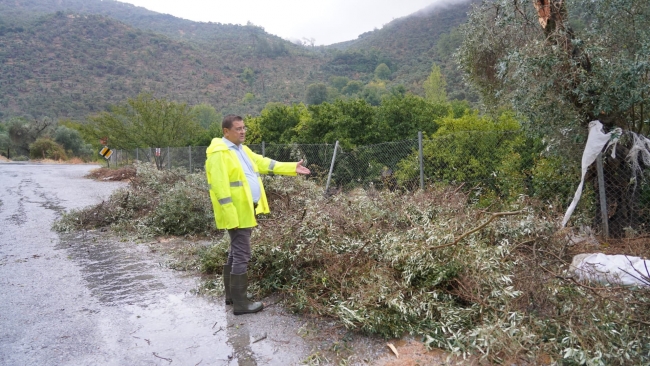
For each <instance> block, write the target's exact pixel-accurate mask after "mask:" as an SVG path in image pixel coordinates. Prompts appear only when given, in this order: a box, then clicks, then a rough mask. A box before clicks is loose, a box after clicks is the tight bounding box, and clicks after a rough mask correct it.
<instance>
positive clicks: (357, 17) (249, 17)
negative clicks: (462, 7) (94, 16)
mask: <svg viewBox="0 0 650 366" xmlns="http://www.w3.org/2000/svg"><path fill="white" fill-rule="evenodd" d="M118 1H122V2H126V3H131V4H134V5H136V6H142V7H144V8H147V9H149V10H153V11H156V12H159V13H166V14H171V15H174V16H176V17H179V18H184V19H189V20H194V21H201V22H209V21H211V22H219V23H225V24H228V23H232V24H246V23H247V22H249V21H250V22H252V23H253V24H255V25H258V26H261V27H263V28H264V29H265V30H266V32H268V33H271V34H274V35H276V36H280V37H282V38H285V39H290V40H294V39H303V38H313V39H315V40H316V45H328V44H332V43H337V42H343V41H349V40H351V39H356V38H357V37H358V36H359V35H360V34H361V33H364V32H368V31H371V30H374V29H375V28H381V27H382V26H383V25H384V24H387V23H389V22H390V21H391V20H393V19H395V18H401V17H403V16H406V15H409V14H412V13H414V12H416V11H418V10H420V9H423V8H425V7H427V6H428V5H431V4H434V3H441V2H443V1H444V0H118ZM451 1H457V0H451Z"/></svg>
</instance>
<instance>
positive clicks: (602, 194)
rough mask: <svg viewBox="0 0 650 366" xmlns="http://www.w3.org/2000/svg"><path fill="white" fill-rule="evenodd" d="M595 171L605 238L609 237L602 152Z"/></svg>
mask: <svg viewBox="0 0 650 366" xmlns="http://www.w3.org/2000/svg"><path fill="white" fill-rule="evenodd" d="M596 171H597V172H598V193H599V195H600V218H601V221H602V222H603V234H604V235H605V239H607V238H609V219H608V215H607V196H606V193H605V174H604V173H603V153H602V152H601V153H600V154H598V158H597V159H596Z"/></svg>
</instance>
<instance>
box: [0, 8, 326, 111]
mask: <svg viewBox="0 0 650 366" xmlns="http://www.w3.org/2000/svg"><path fill="white" fill-rule="evenodd" d="M244 28H246V27H244ZM258 29H259V28H256V27H251V29H250V31H251V33H250V34H253V35H254V34H255V33H254V32H256V31H257V30H258ZM252 42H255V39H254V38H252V40H250V41H249V47H242V45H239V46H237V47H236V46H235V45H234V44H232V43H230V42H222V43H221V44H220V45H219V46H220V47H219V51H218V52H217V51H214V50H212V49H206V48H203V47H198V46H196V45H192V44H190V43H186V42H180V41H176V40H172V39H169V38H167V37H165V36H162V35H159V34H155V33H152V32H145V31H141V30H139V29H135V28H133V27H130V26H128V25H126V24H124V23H120V22H118V21H115V20H113V19H110V18H106V17H103V16H98V15H78V14H64V13H57V14H55V15H48V16H44V17H42V18H39V19H37V20H36V21H33V22H30V23H26V24H25V25H23V26H22V27H20V28H18V29H16V28H9V30H8V31H7V27H5V32H4V34H2V35H1V36H0V43H2V44H3V46H4V47H3V48H2V50H0V61H1V62H0V73H1V75H2V77H1V79H0V81H1V82H0V110H1V113H2V114H3V115H5V116H9V115H27V116H31V117H34V118H40V117H43V116H49V117H53V118H64V117H67V118H83V117H84V116H86V115H87V114H88V113H92V112H97V111H100V110H103V109H104V108H105V107H106V106H107V105H110V104H115V103H120V102H123V101H124V100H125V99H126V98H127V97H132V96H135V95H137V94H138V93H140V92H143V91H150V92H152V93H153V94H154V95H156V96H165V97H167V98H169V99H173V100H178V101H184V102H188V103H191V104H198V103H210V104H212V105H214V106H215V107H216V108H218V109H220V110H223V111H224V112H228V111H237V112H238V113H255V112H259V110H260V109H261V107H263V105H264V104H266V102H268V101H281V102H286V103H290V102H297V101H300V100H302V97H303V94H304V89H305V85H306V84H307V83H308V82H310V81H313V80H312V77H313V75H315V73H312V76H310V71H312V70H311V68H312V67H317V65H318V64H319V62H320V61H319V59H318V58H316V57H313V56H309V55H300V54H298V55H290V54H288V53H286V54H284V55H281V56H278V57H258V56H257V55H256V51H255V49H254V48H253V47H250V45H251V44H252ZM287 64H290V65H291V66H290V67H287V66H286V65H287ZM312 65H313V66H312ZM245 67H250V68H251V69H252V70H253V71H254V75H253V77H252V79H249V80H244V79H243V78H242V77H241V74H242V71H243V69H244V68H245ZM247 92H252V93H253V94H254V95H255V99H254V100H252V101H248V102H247V103H243V102H242V99H243V98H244V95H245V94H246V93H247Z"/></svg>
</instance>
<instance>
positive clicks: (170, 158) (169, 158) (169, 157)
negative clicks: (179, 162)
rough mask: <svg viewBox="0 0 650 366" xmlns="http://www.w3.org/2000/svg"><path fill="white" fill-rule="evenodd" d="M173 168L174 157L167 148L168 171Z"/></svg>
mask: <svg viewBox="0 0 650 366" xmlns="http://www.w3.org/2000/svg"><path fill="white" fill-rule="evenodd" d="M171 168H172V156H171V155H170V153H169V146H167V169H169V170H171Z"/></svg>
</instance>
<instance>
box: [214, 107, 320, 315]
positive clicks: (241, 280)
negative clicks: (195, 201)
mask: <svg viewBox="0 0 650 366" xmlns="http://www.w3.org/2000/svg"><path fill="white" fill-rule="evenodd" d="M221 127H222V129H223V138H218V137H217V138H214V139H212V143H211V144H210V146H209V147H208V149H207V151H206V154H207V160H206V162H205V173H206V175H207V178H208V184H209V185H210V199H211V200H212V207H213V208H214V218H215V221H216V224H217V228H219V229H226V230H228V234H229V235H230V250H229V252H228V253H229V254H228V262H227V263H226V264H225V265H224V266H223V282H224V285H225V292H226V304H227V305H229V304H232V305H233V312H234V313H235V315H240V314H247V313H256V312H258V311H260V310H262V309H263V308H264V305H263V304H262V303H261V302H251V301H249V300H248V298H247V295H246V289H247V288H248V276H247V274H246V271H247V266H248V261H249V260H250V257H251V245H250V238H251V232H252V229H253V227H255V226H257V221H256V220H255V214H264V213H269V212H270V211H269V204H268V201H267V200H266V193H265V192H264V185H263V184H262V179H261V177H260V174H277V175H297V174H309V173H310V171H309V169H307V168H306V167H304V166H302V160H301V161H299V162H297V163H282V162H277V161H275V160H272V159H269V158H264V157H262V156H261V155H258V154H255V153H254V152H252V151H251V149H249V148H248V147H247V146H244V145H243V142H244V140H245V139H246V126H244V120H243V119H242V118H241V117H240V116H235V115H232V114H231V115H227V116H226V117H225V118H224V119H223V122H222V123H221Z"/></svg>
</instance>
